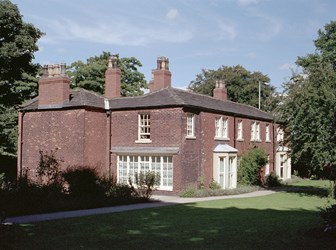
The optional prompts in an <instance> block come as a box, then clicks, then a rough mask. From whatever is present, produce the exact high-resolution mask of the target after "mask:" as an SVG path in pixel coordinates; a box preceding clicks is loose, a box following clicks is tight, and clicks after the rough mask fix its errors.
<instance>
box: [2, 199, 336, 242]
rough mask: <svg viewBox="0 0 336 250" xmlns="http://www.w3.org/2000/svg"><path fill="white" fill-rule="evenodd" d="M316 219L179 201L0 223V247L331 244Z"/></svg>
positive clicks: (303, 213)
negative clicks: (48, 219) (97, 213)
mask: <svg viewBox="0 0 336 250" xmlns="http://www.w3.org/2000/svg"><path fill="white" fill-rule="evenodd" d="M319 223H320V220H319V218H318V213H317V212H316V211H310V210H297V209H293V210H285V211H284V210H277V209H263V210H260V209H241V208H236V207H225V208H213V207H211V208H210V207H199V206H197V205H195V204H183V205H177V206H167V207H161V208H153V209H144V210H137V211H131V212H124V213H113V214H109V215H100V216H89V217H82V218H72V219H67V220H57V221H52V222H43V223H36V224H24V225H14V226H11V227H6V228H5V227H1V228H0V230H1V232H0V249H22V248H24V249H79V248H86V249H131V248H137V249H168V248H169V249H333V248H334V246H335V244H336V234H335V232H333V233H327V234H326V233H323V232H322V227H321V228H318V226H319ZM321 226H322V225H321ZM46 239H48V240H46Z"/></svg>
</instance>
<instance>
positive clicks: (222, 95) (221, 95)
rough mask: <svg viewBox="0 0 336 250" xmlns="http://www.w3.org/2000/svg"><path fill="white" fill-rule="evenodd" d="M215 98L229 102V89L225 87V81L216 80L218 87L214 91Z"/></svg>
mask: <svg viewBox="0 0 336 250" xmlns="http://www.w3.org/2000/svg"><path fill="white" fill-rule="evenodd" d="M213 97H214V98H216V99H218V100H222V101H227V89H226V87H225V82H224V80H216V87H215V89H214V90H213Z"/></svg>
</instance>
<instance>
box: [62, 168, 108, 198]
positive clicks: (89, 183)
mask: <svg viewBox="0 0 336 250" xmlns="http://www.w3.org/2000/svg"><path fill="white" fill-rule="evenodd" d="M62 176H63V178H64V180H65V181H66V182H67V183H68V191H69V194H71V195H73V196H90V195H98V194H103V193H104V190H103V188H102V187H101V185H99V176H98V173H97V171H96V170H95V169H94V168H92V167H90V166H72V167H69V168H68V169H67V170H66V171H65V172H63V173H62Z"/></svg>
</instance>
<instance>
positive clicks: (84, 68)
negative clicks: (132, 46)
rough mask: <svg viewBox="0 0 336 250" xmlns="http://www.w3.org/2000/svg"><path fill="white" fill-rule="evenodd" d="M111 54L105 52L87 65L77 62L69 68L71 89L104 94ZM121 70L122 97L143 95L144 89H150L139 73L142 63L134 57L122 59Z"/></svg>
mask: <svg viewBox="0 0 336 250" xmlns="http://www.w3.org/2000/svg"><path fill="white" fill-rule="evenodd" d="M110 56H111V53H109V52H103V53H102V54H101V55H99V56H95V57H90V58H89V59H87V62H86V63H83V62H82V61H76V62H74V63H72V64H71V65H70V67H69V68H68V75H69V76H70V79H71V87H72V88H76V87H81V88H85V89H88V90H91V91H94V92H97V93H100V94H103V93H104V85H105V71H106V69H107V65H108V59H109V57H110ZM119 67H120V70H121V95H122V96H137V95H142V94H143V93H144V92H143V89H145V88H148V84H147V82H146V80H145V76H144V74H142V73H141V72H139V71H138V68H139V67H142V64H141V62H140V61H139V60H138V59H136V58H134V57H125V58H120V60H119Z"/></svg>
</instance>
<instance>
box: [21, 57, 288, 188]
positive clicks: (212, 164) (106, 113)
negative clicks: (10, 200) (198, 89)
mask: <svg viewBox="0 0 336 250" xmlns="http://www.w3.org/2000/svg"><path fill="white" fill-rule="evenodd" d="M120 74H121V73H120V69H118V67H117V59H116V58H111V59H110V61H109V66H108V69H107V71H106V74H105V95H104V96H100V95H98V94H95V93H92V92H90V91H87V90H84V89H75V90H70V87H69V85H70V79H69V78H68V77H67V76H66V75H65V65H49V66H46V67H45V68H44V75H43V76H42V77H41V78H40V80H39V96H38V97H36V98H35V99H33V100H31V101H30V102H29V103H26V104H25V105H23V106H21V107H20V109H19V138H18V140H19V143H18V145H19V147H18V174H19V175H20V174H22V171H23V169H25V168H28V169H29V171H30V173H31V174H34V171H35V168H36V165H37V163H38V157H39V153H38V152H39V150H43V151H48V150H53V149H55V148H57V149H58V151H57V155H58V156H59V157H61V158H62V159H63V160H64V164H63V167H64V168H65V167H67V166H69V165H74V164H79V165H91V166H94V167H96V168H97V169H98V170H99V171H100V172H101V173H102V174H106V175H110V176H111V175H114V176H116V177H117V178H118V181H119V182H127V180H128V178H129V177H131V178H134V173H136V172H139V171H147V170H152V171H156V172H159V173H160V176H161V181H160V187H159V189H161V190H166V191H173V192H178V191H180V190H181V189H183V188H185V187H186V186H187V185H188V184H191V183H196V182H197V180H199V178H202V179H203V180H204V185H205V186H208V185H209V183H210V182H211V181H212V179H214V180H216V181H217V182H218V183H220V185H221V186H222V187H223V188H235V187H236V185H237V165H238V161H239V157H240V156H241V155H242V154H243V153H244V152H245V151H246V150H248V149H249V148H252V147H261V148H263V149H264V150H265V152H266V153H267V155H268V158H269V163H268V164H267V166H265V172H266V174H268V173H270V172H271V171H275V170H276V171H277V174H278V175H279V174H281V177H282V178H290V171H291V169H290V161H289V160H286V159H287V152H286V150H287V149H285V148H284V147H279V145H278V143H277V137H279V135H277V131H280V130H278V126H277V125H276V124H275V122H274V119H273V117H272V116H271V115H270V114H268V113H266V112H263V111H261V110H259V109H256V108H254V107H251V106H248V105H244V104H239V103H235V102H231V101H228V100H227V91H226V88H225V85H224V83H223V82H222V81H219V82H217V85H216V88H215V90H214V97H209V96H205V95H200V94H195V93H192V92H189V91H185V90H180V89H176V88H172V87H171V73H170V71H169V61H168V59H167V58H164V57H161V58H158V60H157V68H156V70H154V71H153V79H152V80H151V82H150V92H149V93H148V94H145V95H143V96H137V97H120ZM278 134H280V133H278ZM280 135H281V134H280ZM280 151H281V152H280ZM276 160H278V161H279V162H277V161H276Z"/></svg>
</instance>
